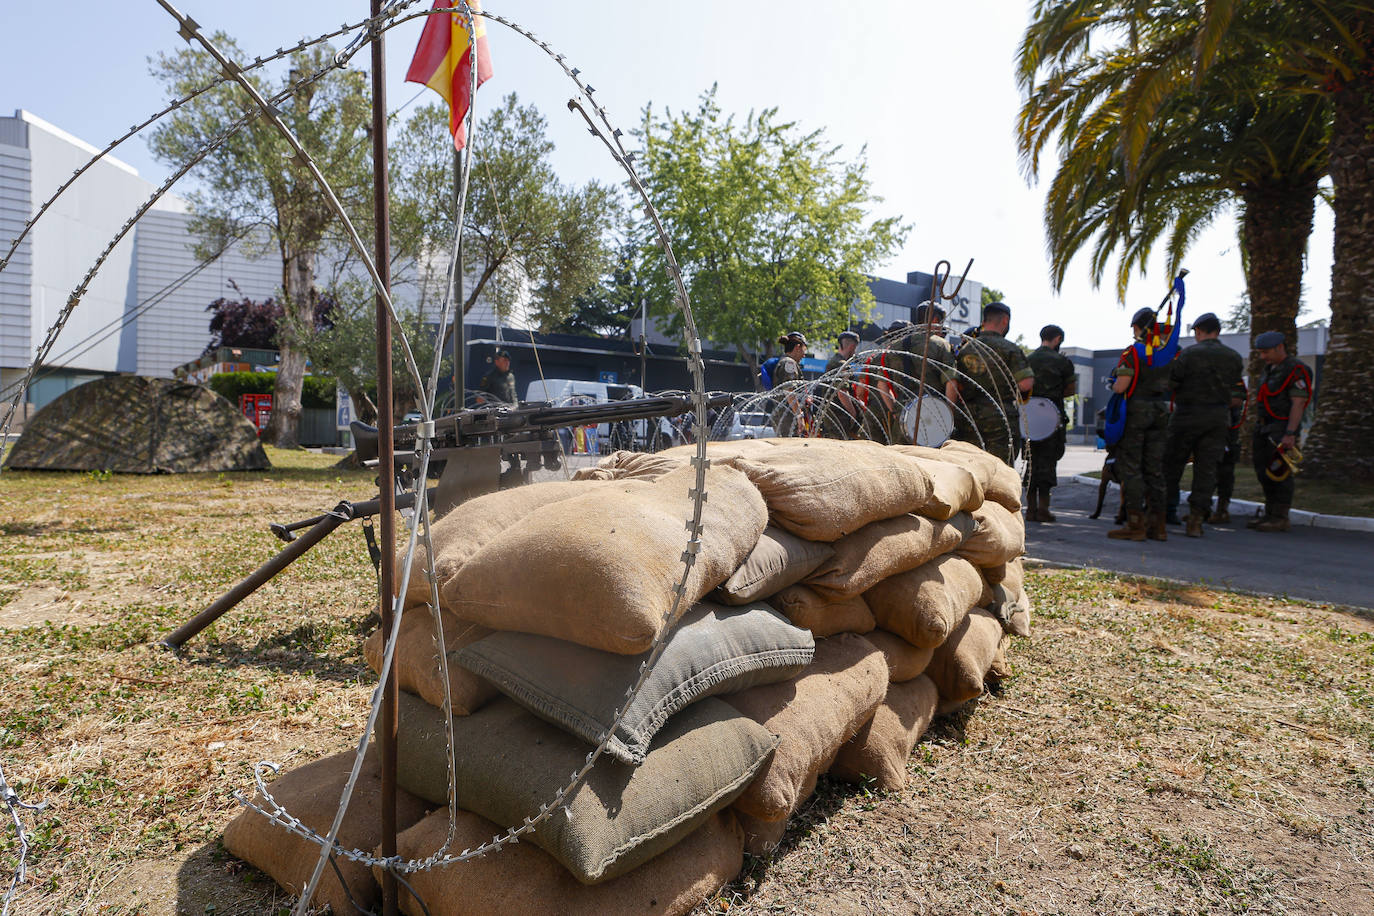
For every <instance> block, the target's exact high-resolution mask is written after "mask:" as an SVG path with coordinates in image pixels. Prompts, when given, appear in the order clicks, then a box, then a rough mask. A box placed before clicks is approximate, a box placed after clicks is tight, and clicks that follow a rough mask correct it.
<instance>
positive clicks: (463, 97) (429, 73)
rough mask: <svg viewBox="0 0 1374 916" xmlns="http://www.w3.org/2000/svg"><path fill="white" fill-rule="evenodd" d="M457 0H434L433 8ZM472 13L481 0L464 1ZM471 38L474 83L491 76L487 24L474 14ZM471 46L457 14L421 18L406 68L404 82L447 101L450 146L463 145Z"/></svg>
mask: <svg viewBox="0 0 1374 916" xmlns="http://www.w3.org/2000/svg"><path fill="white" fill-rule="evenodd" d="M457 5H458V0H434V7H433V8H434V9H436V10H438V9H448V8H449V7H452V6H457ZM468 7H469V8H470V9H471V10H472V11H473V12H474V13H480V12H481V11H482V4H481V0H468ZM472 33H473V38H474V39H475V40H476V44H477V85H478V86H479V87H480V86H481V85H482V84H483V83H485V82H486V81H487V80H489V79H491V51H490V50H489V49H488V48H487V24H486V22H485V21H484V20H483V19H482V17H481V16H474V17H473V22H472ZM471 54H472V48H470V47H469V46H468V30H467V27H466V24H465V23H464V21H463V16H462V15H461V14H460V13H456V12H455V13H453V14H452V15H449V16H440V15H430V16H427V17H425V30H424V32H423V33H421V35H420V44H419V45H418V46H416V48H415V57H414V58H412V59H411V61H410V69H409V70H407V71H406V82H408V83H423V84H424V85H426V86H428V87H429V88H431V89H433V90H434V91H435V92H437V93H439V94H440V95H442V96H443V97H444V101H445V102H448V129H449V132H450V133H452V134H453V148H454V149H462V148H463V147H464V146H465V145H466V144H467V139H468V138H467V131H466V130H465V129H464V128H463V119H464V118H465V117H467V113H468V102H469V100H470V99H471V98H472V58H471Z"/></svg>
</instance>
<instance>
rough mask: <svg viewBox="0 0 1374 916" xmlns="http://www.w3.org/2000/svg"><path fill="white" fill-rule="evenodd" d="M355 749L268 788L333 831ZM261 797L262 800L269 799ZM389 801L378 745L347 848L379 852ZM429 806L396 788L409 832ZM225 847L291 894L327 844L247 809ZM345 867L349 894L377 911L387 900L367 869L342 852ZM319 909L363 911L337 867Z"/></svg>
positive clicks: (356, 794)
mask: <svg viewBox="0 0 1374 916" xmlns="http://www.w3.org/2000/svg"><path fill="white" fill-rule="evenodd" d="M354 756H355V754H354V752H353V751H351V750H350V751H345V752H343V753H341V754H334V755H333V756H331V757H325V758H323V759H322V760H316V761H315V762H314V763H307V764H306V765H304V766H302V767H298V768H296V769H294V770H291V771H290V772H289V773H286V774H285V775H284V776H282V777H281V778H280V779H277V780H276V781H275V782H273V783H271V784H270V785H269V786H268V789H269V791H271V793H272V797H273V798H275V799H276V800H277V802H278V803H279V804H280V805H281V806H282V807H283V808H285V809H286V810H287V811H288V812H290V813H291V814H293V815H295V816H296V817H298V818H300V819H301V821H302V822H303V823H304V824H305V825H306V826H307V827H310V828H311V829H313V830H315V831H316V832H317V833H321V834H323V833H328V831H329V828H330V825H331V824H332V823H333V821H334V813H335V811H337V810H338V807H339V798H340V797H341V796H342V795H343V788H344V784H345V783H346V782H347V781H348V774H349V771H350V770H351V769H352V767H353V760H354ZM256 801H257V802H258V803H259V804H262V801H263V800H262V799H261V798H258V799H256ZM381 803H382V772H381V767H380V765H379V764H378V758H377V751H376V748H375V747H373V748H368V751H367V756H366V757H365V758H363V768H362V771H361V772H360V773H359V774H358V783H357V785H356V786H355V787H354V789H353V798H352V800H351V801H350V802H349V805H348V813H347V814H345V815H344V819H343V825H342V826H341V827H340V829H339V844H340V845H342V846H343V847H344V848H345V849H363V850H371V849H374V848H376V846H377V844H378V843H380V842H381V841H382V825H381V821H380V819H379V818H378V816H377V812H378V811H379V810H380V809H381ZM428 810H429V808H428V806H427V805H426V804H425V803H424V802H423V801H421V800H420V799H418V798H416V797H415V796H413V795H411V794H410V793H409V792H406V791H404V790H402V789H397V790H396V827H397V829H398V830H405V829H407V828H409V827H410V826H411V825H412V824H415V823H417V822H418V821H419V820H420V819H421V818H422V817H424V816H425V812H426V811H428ZM224 848H225V849H227V850H229V852H231V853H232V854H234V855H235V856H237V857H239V858H240V859H242V860H243V861H245V862H247V863H248V864H249V865H252V866H254V867H255V868H259V869H261V870H262V871H264V872H266V873H267V874H268V875H270V876H271V878H272V880H274V881H276V882H277V884H279V885H281V888H282V889H283V890H284V891H286V892H287V893H288V894H295V895H299V894H300V893H301V891H303V890H305V886H306V884H307V883H309V881H310V875H311V874H312V873H313V872H314V871H315V863H316V862H318V861H319V858H320V847H318V846H316V845H315V844H314V843H312V842H310V841H309V840H305V839H302V838H301V837H298V836H296V835H295V834H292V833H287V832H286V829H285V828H284V827H281V826H278V825H277V824H273V823H271V822H270V821H268V820H267V818H265V817H263V816H262V815H261V814H259V813H257V812H256V811H254V810H252V809H251V808H244V809H243V811H241V812H240V813H239V816H238V817H236V818H234V819H233V820H232V821H230V822H229V826H228V827H225V828H224ZM337 862H338V865H339V871H340V872H341V873H342V874H343V877H344V880H345V881H346V882H348V892H349V893H351V894H352V895H353V899H354V900H356V901H358V903H359V905H361V906H363V907H371V908H376V907H377V906H378V905H379V904H380V903H381V899H382V892H381V888H380V887H379V886H378V885H377V882H376V880H374V878H373V876H372V872H371V871H370V870H368V868H367V866H365V865H360V864H358V863H357V862H354V861H352V860H350V859H346V858H344V857H342V856H339V857H337ZM311 903H312V904H314V905H315V906H320V907H322V906H324V905H326V904H328V905H329V906H332V907H333V908H334V912H336V913H352V912H356V911H355V910H354V909H353V905H352V904H351V903H349V900H348V893H345V892H344V889H343V888H342V887H341V886H340V885H339V878H338V875H336V874H335V873H334V869H332V868H329V867H327V866H326V868H325V870H324V877H322V878H321V879H320V883H319V885H318V886H317V887H316V888H315V896H314V898H313V899H312V900H311Z"/></svg>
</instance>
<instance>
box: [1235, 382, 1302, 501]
mask: <svg viewBox="0 0 1374 916" xmlns="http://www.w3.org/2000/svg"><path fill="white" fill-rule="evenodd" d="M1295 396H1296V397H1299V398H1306V399H1307V404H1311V403H1312V376H1311V374H1310V371H1309V370H1308V368H1307V367H1306V366H1305V365H1303V363H1302V361H1301V360H1299V359H1298V358H1297V357H1296V356H1289V357H1288V358H1286V359H1285V360H1284V361H1283V362H1281V363H1279V364H1278V365H1276V366H1269V367H1267V368H1266V369H1265V371H1264V377H1263V378H1262V379H1260V389H1259V391H1258V392H1256V395H1255V401H1256V410H1255V436H1254V439H1252V440H1251V443H1250V446H1251V453H1252V457H1253V458H1254V463H1255V476H1257V477H1258V478H1259V485H1260V488H1261V489H1263V490H1264V513H1265V516H1266V517H1271V516H1275V517H1281V518H1284V519H1287V517H1288V509H1289V507H1290V506H1292V505H1293V492H1294V490H1295V489H1296V486H1295V481H1294V480H1293V475H1292V474H1289V475H1288V477H1287V478H1286V479H1284V480H1282V481H1279V482H1275V481H1273V480H1270V479H1269V475H1267V474H1265V473H1264V469H1265V468H1266V467H1267V466H1268V465H1269V462H1270V461H1272V460H1273V459H1274V455H1275V454H1277V452H1278V443H1279V442H1280V441H1281V440H1282V439H1283V436H1284V433H1285V432H1287V430H1288V416H1289V414H1291V413H1292V412H1293V398H1294V397H1295ZM1305 407H1306V405H1304V409H1305ZM1279 510H1281V511H1279Z"/></svg>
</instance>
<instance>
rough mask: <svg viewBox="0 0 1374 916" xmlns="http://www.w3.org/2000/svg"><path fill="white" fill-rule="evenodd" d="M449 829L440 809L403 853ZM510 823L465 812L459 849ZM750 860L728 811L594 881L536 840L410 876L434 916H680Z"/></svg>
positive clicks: (409, 908)
mask: <svg viewBox="0 0 1374 916" xmlns="http://www.w3.org/2000/svg"><path fill="white" fill-rule="evenodd" d="M448 826H449V821H448V809H446V808H445V809H441V810H439V811H435V812H434V813H433V814H431V815H430V816H429V817H427V818H425V819H424V820H422V821H420V823H418V824H416V825H415V826H414V827H412V828H410V829H409V830H407V831H406V832H405V833H403V834H401V835H400V836H399V837H397V838H396V849H397V852H398V854H399V855H400V856H401V857H402V858H408V859H422V858H426V857H428V856H429V855H430V854H431V853H433V852H435V851H436V850H438V849H439V848H440V847H441V846H442V845H443V844H444V840H445V839H446V838H447V837H448ZM507 826H509V825H505V824H501V825H498V824H495V823H492V822H491V821H488V820H485V819H483V818H481V817H478V816H477V815H475V814H472V813H470V812H467V811H459V812H458V821H457V824H456V830H455V838H454V846H453V847H452V848H453V849H454V851H461V850H463V849H471V848H475V847H478V846H480V845H482V844H483V843H485V842H488V841H490V840H491V838H492V837H493V836H495V835H497V834H498V833H500V832H502V831H503V830H504V829H505V828H506V827H507ZM743 863H744V850H743V846H742V840H741V837H740V829H739V826H738V825H737V824H736V823H735V816H734V814H733V813H732V812H730V811H728V810H727V811H722V812H720V813H719V814H714V815H712V816H711V817H710V818H709V819H707V821H706V822H705V823H704V824H702V825H701V826H700V827H698V828H697V829H696V830H694V831H692V833H691V834H689V835H688V836H687V837H686V838H685V839H684V840H683V841H682V842H680V843H678V844H677V845H676V846H674V847H673V848H672V849H669V850H668V851H667V852H664V853H662V854H660V855H658V856H655V857H654V858H652V859H650V860H649V861H648V862H645V863H644V864H643V865H641V866H639V867H638V868H636V869H635V870H634V871H632V872H629V873H628V874H625V875H622V876H621V877H619V878H616V879H614V880H611V881H606V882H605V883H603V884H597V885H594V886H588V885H585V884H581V883H580V882H578V881H577V880H576V879H574V878H573V877H572V875H570V874H568V872H567V870H566V869H564V868H563V867H562V866H561V865H559V864H558V863H557V862H556V861H554V859H553V858H551V857H550V856H549V854H548V853H546V852H544V851H543V850H541V849H539V848H537V847H535V846H534V844H532V843H518V844H511V845H507V846H506V847H504V848H502V849H501V850H499V851H497V852H494V853H492V854H490V855H487V856H484V857H483V858H480V859H476V858H474V859H469V860H468V861H466V862H459V863H457V864H454V865H449V866H447V867H444V868H436V869H432V870H430V871H422V872H415V873H413V874H410V875H406V880H407V881H408V882H410V884H411V886H413V887H414V888H415V892H416V893H418V894H419V895H420V897H421V898H423V899H424V901H425V905H426V906H427V907H429V914H430V916H650V914H654V916H658V914H661V916H681V914H683V913H688V912H690V911H691V910H692V908H693V907H695V906H696V905H697V904H699V903H701V902H702V901H703V900H705V899H707V898H708V897H710V896H712V895H713V894H715V893H716V892H717V891H719V890H720V889H721V888H722V887H724V886H725V885H726V884H727V883H728V882H729V881H730V880H731V879H733V878H734V877H735V875H737V874H739V870H740V867H741V865H743ZM379 877H380V876H379ZM400 905H401V912H403V913H405V914H406V916H423V914H424V912H425V911H424V910H422V909H421V908H420V906H419V904H417V903H416V902H415V898H414V897H412V896H411V895H410V893H409V892H407V891H406V890H405V889H404V888H402V889H401V892H400ZM335 912H337V913H348V912H351V911H349V910H336V911H335Z"/></svg>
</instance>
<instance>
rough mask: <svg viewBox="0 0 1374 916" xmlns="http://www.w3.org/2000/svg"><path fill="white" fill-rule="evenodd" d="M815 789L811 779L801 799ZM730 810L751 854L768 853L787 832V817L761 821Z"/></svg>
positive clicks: (732, 809) (741, 812) (736, 809)
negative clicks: (810, 783) (809, 785)
mask: <svg viewBox="0 0 1374 916" xmlns="http://www.w3.org/2000/svg"><path fill="white" fill-rule="evenodd" d="M815 789H816V786H815V782H814V780H813V782H812V785H811V787H810V788H809V789H803V792H804V793H805V794H804V795H803V796H802V798H803V800H804V799H805V798H806V797H807V796H809V795H810V794H811V793H812V792H814V791H815ZM730 810H731V811H732V812H733V813H734V815H735V819H736V820H737V821H739V828H740V832H741V833H742V834H744V851H745V852H747V853H749V855H751V856H766V855H768V854H769V853H771V852H772V851H773V850H774V849H777V848H778V844H779V843H781V842H782V837H783V834H785V833H787V824H788V819H787V818H785V817H781V818H778V819H777V820H775V821H762V820H759V819H758V818H756V817H750V816H749V815H747V814H745V813H744V812H743V811H740V810H739V809H738V808H731V809H730Z"/></svg>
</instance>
